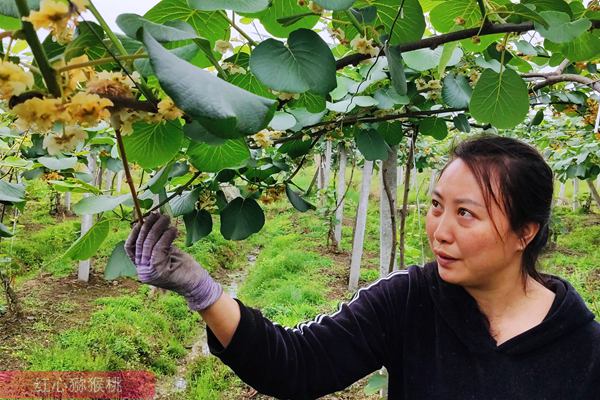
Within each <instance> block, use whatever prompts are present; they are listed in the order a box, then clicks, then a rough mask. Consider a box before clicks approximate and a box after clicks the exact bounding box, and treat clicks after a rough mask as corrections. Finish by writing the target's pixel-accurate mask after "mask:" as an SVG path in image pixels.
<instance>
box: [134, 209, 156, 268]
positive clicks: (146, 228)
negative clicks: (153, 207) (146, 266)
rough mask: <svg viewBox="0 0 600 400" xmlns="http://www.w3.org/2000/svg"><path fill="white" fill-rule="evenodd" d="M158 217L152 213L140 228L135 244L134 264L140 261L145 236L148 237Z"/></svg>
mask: <svg viewBox="0 0 600 400" xmlns="http://www.w3.org/2000/svg"><path fill="white" fill-rule="evenodd" d="M159 216H160V215H159V214H158V213H153V214H150V215H149V216H148V218H147V219H146V221H145V222H144V224H143V225H142V228H141V229H140V233H139V235H138V237H137V240H136V242H135V263H136V264H139V263H140V262H141V259H142V250H143V247H144V241H145V240H146V236H148V232H150V229H152V226H153V225H154V223H155V222H156V221H158V217H159Z"/></svg>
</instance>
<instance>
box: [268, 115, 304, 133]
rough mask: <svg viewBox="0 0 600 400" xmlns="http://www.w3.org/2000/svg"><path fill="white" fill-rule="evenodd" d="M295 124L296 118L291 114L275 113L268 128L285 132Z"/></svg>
mask: <svg viewBox="0 0 600 400" xmlns="http://www.w3.org/2000/svg"><path fill="white" fill-rule="evenodd" d="M297 123H298V121H296V118H294V116H293V115H292V114H290V113H286V112H283V111H277V112H276V113H275V116H274V117H273V119H272V120H271V123H270V124H269V126H270V127H271V128H273V129H275V130H277V131H285V130H288V129H290V128H293V127H294V126H295V125H296V124H297Z"/></svg>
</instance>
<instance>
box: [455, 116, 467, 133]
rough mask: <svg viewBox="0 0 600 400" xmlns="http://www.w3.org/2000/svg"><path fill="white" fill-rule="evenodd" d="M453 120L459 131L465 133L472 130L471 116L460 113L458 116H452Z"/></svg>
mask: <svg viewBox="0 0 600 400" xmlns="http://www.w3.org/2000/svg"><path fill="white" fill-rule="evenodd" d="M452 122H453V123H454V127H455V128H456V129H458V130H459V131H461V132H465V133H469V132H471V125H470V124H469V118H468V117H467V116H466V114H458V115H457V116H456V117H454V118H452Z"/></svg>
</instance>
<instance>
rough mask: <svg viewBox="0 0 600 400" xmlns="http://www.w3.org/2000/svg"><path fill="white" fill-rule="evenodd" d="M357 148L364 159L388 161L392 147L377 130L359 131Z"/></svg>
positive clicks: (357, 133) (357, 132)
mask: <svg viewBox="0 0 600 400" xmlns="http://www.w3.org/2000/svg"><path fill="white" fill-rule="evenodd" d="M356 147H358V150H360V152H361V153H362V155H363V157H365V159H366V160H369V161H375V160H387V158H388V152H389V150H390V146H388V144H387V143H386V142H385V139H384V138H383V136H382V135H381V134H380V133H379V132H377V131H376V130H375V129H358V130H357V131H356Z"/></svg>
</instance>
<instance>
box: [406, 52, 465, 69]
mask: <svg viewBox="0 0 600 400" xmlns="http://www.w3.org/2000/svg"><path fill="white" fill-rule="evenodd" d="M443 55H444V46H438V47H436V48H435V49H433V50H432V49H429V48H427V49H418V50H413V51H409V52H406V53H403V57H404V62H405V63H406V65H407V66H409V67H410V68H412V69H414V70H417V71H427V70H429V69H432V68H435V67H437V66H438V64H439V63H440V61H441V59H442V56H443ZM462 56H463V52H462V50H461V49H460V48H454V49H453V50H452V54H451V56H449V57H448V60H446V65H450V66H452V65H456V64H457V63H458V62H459V61H460V59H461V57H462Z"/></svg>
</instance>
